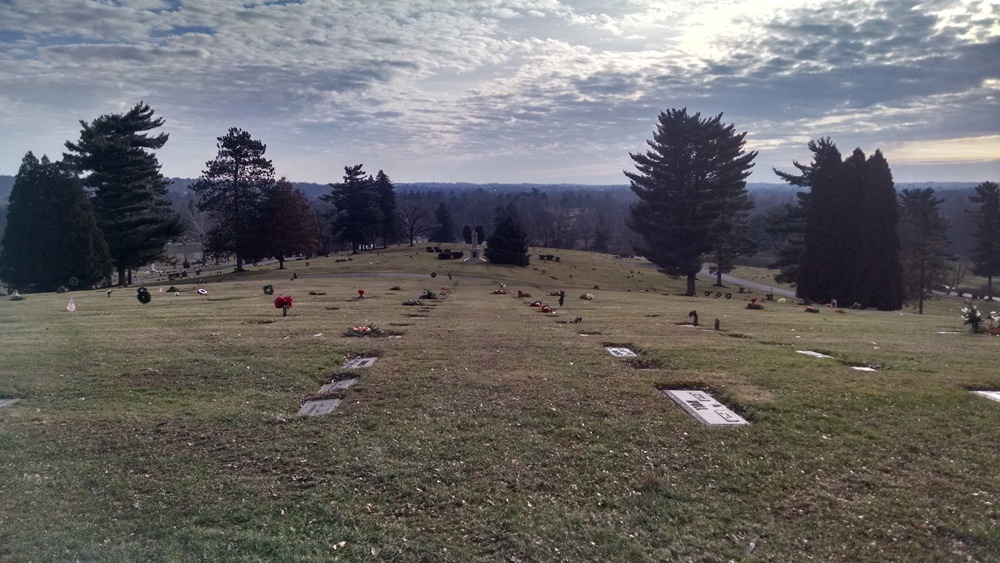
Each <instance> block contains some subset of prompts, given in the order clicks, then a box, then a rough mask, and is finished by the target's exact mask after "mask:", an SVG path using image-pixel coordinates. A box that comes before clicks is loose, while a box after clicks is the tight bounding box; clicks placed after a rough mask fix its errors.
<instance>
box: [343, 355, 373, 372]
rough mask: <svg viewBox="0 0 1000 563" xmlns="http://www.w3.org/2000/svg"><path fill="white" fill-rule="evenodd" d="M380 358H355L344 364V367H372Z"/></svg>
mask: <svg viewBox="0 0 1000 563" xmlns="http://www.w3.org/2000/svg"><path fill="white" fill-rule="evenodd" d="M377 359H378V358H354V359H353V360H350V361H348V362H347V363H345V364H344V369H355V368H367V367H371V365H372V364H374V363H375V360H377Z"/></svg>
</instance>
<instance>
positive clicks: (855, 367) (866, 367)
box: [851, 366, 878, 371]
mask: <svg viewBox="0 0 1000 563" xmlns="http://www.w3.org/2000/svg"><path fill="white" fill-rule="evenodd" d="M851 369H856V370H858V371H878V370H877V369H875V368H873V367H869V366H851Z"/></svg>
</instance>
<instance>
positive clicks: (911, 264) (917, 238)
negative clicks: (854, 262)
mask: <svg viewBox="0 0 1000 563" xmlns="http://www.w3.org/2000/svg"><path fill="white" fill-rule="evenodd" d="M942 202H944V200H943V199H936V198H935V197H934V190H933V189H932V188H925V189H912V190H903V191H902V193H900V194H899V208H900V220H899V240H900V262H901V263H902V266H903V289H904V291H905V294H906V300H907V301H909V302H911V303H912V302H913V301H916V302H917V312H918V313H919V314H921V315H922V314H924V300H925V299H927V298H929V297H930V296H931V295H933V291H932V290H933V288H934V287H935V286H936V285H939V284H943V283H945V282H946V281H947V280H948V277H949V275H950V273H951V262H950V259H951V256H949V254H948V220H947V219H945V218H944V217H942V216H941V212H940V210H939V209H938V205H939V204H941V203H942Z"/></svg>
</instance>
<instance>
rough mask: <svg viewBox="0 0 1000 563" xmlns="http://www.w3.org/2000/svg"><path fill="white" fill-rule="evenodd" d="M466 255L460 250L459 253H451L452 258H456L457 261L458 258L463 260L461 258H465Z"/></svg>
mask: <svg viewBox="0 0 1000 563" xmlns="http://www.w3.org/2000/svg"><path fill="white" fill-rule="evenodd" d="M464 255H465V253H464V252H462V251H461V250H459V251H457V252H452V253H451V257H452V258H455V259H458V258H461V257H462V256H464Z"/></svg>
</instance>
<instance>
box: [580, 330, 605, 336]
mask: <svg viewBox="0 0 1000 563" xmlns="http://www.w3.org/2000/svg"><path fill="white" fill-rule="evenodd" d="M577 334H579V335H580V336H599V335H601V334H603V333H602V332H601V331H599V330H581V331H580V332H578V333H577Z"/></svg>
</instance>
